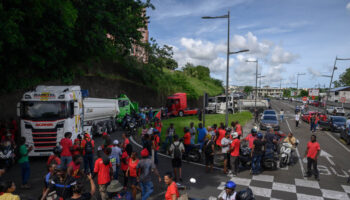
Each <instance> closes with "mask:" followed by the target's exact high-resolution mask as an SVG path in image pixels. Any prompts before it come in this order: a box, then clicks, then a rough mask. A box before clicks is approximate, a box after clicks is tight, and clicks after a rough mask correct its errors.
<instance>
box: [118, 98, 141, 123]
mask: <svg viewBox="0 0 350 200" xmlns="http://www.w3.org/2000/svg"><path fill="white" fill-rule="evenodd" d="M117 100H118V104H119V111H120V112H119V115H118V117H117V122H118V123H121V122H122V120H123V118H124V117H125V115H126V114H128V115H131V114H132V113H133V112H134V113H138V112H139V104H138V103H136V102H132V101H131V100H130V99H129V97H128V96H126V95H125V94H121V95H120V96H119V97H118V98H117Z"/></svg>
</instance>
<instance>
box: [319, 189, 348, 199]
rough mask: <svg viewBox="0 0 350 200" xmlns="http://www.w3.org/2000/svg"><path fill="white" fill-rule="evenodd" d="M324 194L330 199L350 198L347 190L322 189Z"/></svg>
mask: <svg viewBox="0 0 350 200" xmlns="http://www.w3.org/2000/svg"><path fill="white" fill-rule="evenodd" d="M321 191H322V196H323V197H324V198H328V199H339V200H349V197H348V194H347V193H345V192H338V191H334V190H326V189H321Z"/></svg>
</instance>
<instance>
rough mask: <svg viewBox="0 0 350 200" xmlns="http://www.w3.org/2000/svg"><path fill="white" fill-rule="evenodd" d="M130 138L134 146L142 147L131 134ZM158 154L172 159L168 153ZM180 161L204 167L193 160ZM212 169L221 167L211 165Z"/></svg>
mask: <svg viewBox="0 0 350 200" xmlns="http://www.w3.org/2000/svg"><path fill="white" fill-rule="evenodd" d="M130 140H131V142H132V143H134V144H135V145H136V146H138V147H139V148H141V149H142V145H140V144H139V143H137V142H136V141H135V140H134V138H133V137H132V136H130ZM158 155H159V156H162V157H165V158H170V159H172V157H171V156H168V155H165V154H162V153H158ZM182 162H185V163H190V164H193V165H197V166H201V167H205V165H204V164H201V163H195V162H191V161H187V160H182ZM213 169H217V170H222V168H219V167H213Z"/></svg>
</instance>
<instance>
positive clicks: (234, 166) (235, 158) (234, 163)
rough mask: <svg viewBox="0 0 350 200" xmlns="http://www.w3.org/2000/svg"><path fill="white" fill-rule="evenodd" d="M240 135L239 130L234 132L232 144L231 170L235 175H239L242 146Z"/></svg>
mask: <svg viewBox="0 0 350 200" xmlns="http://www.w3.org/2000/svg"><path fill="white" fill-rule="evenodd" d="M240 137H241V136H240V135H238V133H237V132H234V133H232V138H233V141H232V143H231V146H230V151H231V170H233V171H232V172H233V175H234V176H237V173H238V170H239V148H240V146H241V141H240Z"/></svg>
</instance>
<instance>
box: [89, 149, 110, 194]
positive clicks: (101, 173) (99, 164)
mask: <svg viewBox="0 0 350 200" xmlns="http://www.w3.org/2000/svg"><path fill="white" fill-rule="evenodd" d="M97 155H98V157H99V158H98V159H97V160H96V162H95V168H94V173H95V175H96V174H97V183H98V186H99V191H100V195H101V199H102V200H107V199H108V195H107V185H108V184H109V182H110V181H111V177H112V176H113V168H112V163H110V161H109V158H108V157H107V156H105V155H104V153H103V151H98V152H97Z"/></svg>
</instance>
